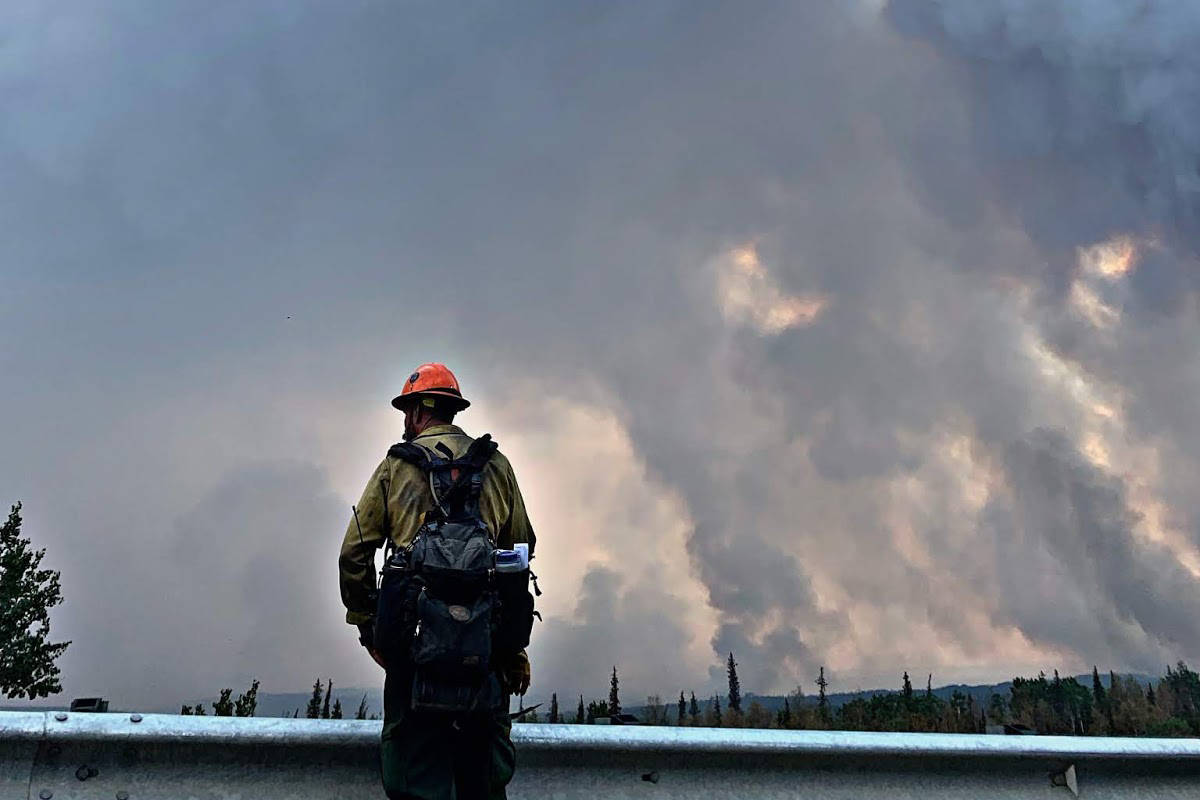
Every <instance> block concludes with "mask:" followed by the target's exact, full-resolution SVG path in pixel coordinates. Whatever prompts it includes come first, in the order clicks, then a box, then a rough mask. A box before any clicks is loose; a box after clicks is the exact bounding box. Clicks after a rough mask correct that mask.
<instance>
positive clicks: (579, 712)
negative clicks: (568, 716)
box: [575, 695, 587, 725]
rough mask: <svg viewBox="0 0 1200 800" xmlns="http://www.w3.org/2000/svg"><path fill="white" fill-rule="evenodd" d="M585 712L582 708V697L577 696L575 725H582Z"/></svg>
mask: <svg viewBox="0 0 1200 800" xmlns="http://www.w3.org/2000/svg"><path fill="white" fill-rule="evenodd" d="M586 714H587V712H586V711H585V710H584V708H583V695H579V708H577V709H575V724H576V725H582V724H583V722H584V720H585V719H586Z"/></svg>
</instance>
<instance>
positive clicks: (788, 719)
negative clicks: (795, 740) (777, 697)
mask: <svg viewBox="0 0 1200 800" xmlns="http://www.w3.org/2000/svg"><path fill="white" fill-rule="evenodd" d="M775 721H776V722H777V723H778V724H779V727H780V728H783V729H785V730H786V729H788V728H790V727H792V705H791V703H789V702H788V698H786V697H785V698H783V708H782V709H780V711H779V716H778V717H776V718H775Z"/></svg>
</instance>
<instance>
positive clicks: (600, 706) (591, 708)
mask: <svg viewBox="0 0 1200 800" xmlns="http://www.w3.org/2000/svg"><path fill="white" fill-rule="evenodd" d="M580 702H583V701H582V700H580ZM610 716H612V713H611V710H610V709H609V707H608V703H606V702H604V701H602V700H593V701H591V702H590V703H588V705H587V724H588V725H591V724H592V723H593V722H595V721H596V718H597V717H610Z"/></svg>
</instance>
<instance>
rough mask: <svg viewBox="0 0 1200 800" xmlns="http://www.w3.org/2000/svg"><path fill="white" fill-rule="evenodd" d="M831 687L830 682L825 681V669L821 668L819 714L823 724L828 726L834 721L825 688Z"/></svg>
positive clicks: (818, 683) (819, 677) (818, 697)
mask: <svg viewBox="0 0 1200 800" xmlns="http://www.w3.org/2000/svg"><path fill="white" fill-rule="evenodd" d="M827 686H829V681H827V680H825V668H824V667H821V674H820V675H818V676H817V690H818V693H817V714H818V715H819V716H820V717H821V722H822V723H824V724H825V725H826V726H828V725H829V723H830V722H831V721H832V717H831V715H830V713H829V698H827V697H826V696H825V688H826V687H827Z"/></svg>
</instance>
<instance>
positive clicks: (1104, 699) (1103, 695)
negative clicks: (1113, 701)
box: [1092, 664, 1108, 711]
mask: <svg viewBox="0 0 1200 800" xmlns="http://www.w3.org/2000/svg"><path fill="white" fill-rule="evenodd" d="M1092 699H1093V700H1095V701H1096V708H1098V709H1100V710H1101V711H1103V710H1104V707H1105V706H1106V705H1107V704H1108V693H1107V692H1105V691H1104V684H1102V683H1101V682H1100V669H1099V668H1098V667H1096V666H1095V665H1094V664H1093V665H1092Z"/></svg>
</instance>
